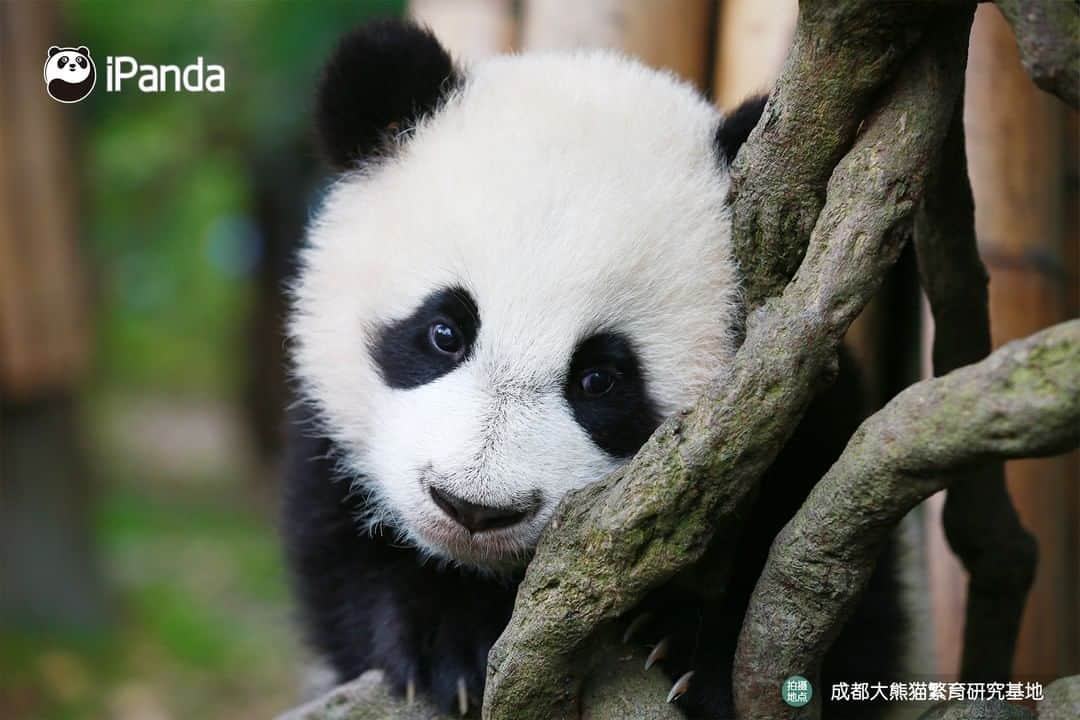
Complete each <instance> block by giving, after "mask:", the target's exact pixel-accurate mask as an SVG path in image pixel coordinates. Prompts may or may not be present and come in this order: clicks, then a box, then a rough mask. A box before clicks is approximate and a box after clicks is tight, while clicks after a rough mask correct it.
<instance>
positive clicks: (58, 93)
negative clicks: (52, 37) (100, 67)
mask: <svg viewBox="0 0 1080 720" xmlns="http://www.w3.org/2000/svg"><path fill="white" fill-rule="evenodd" d="M44 72H45V86H46V88H48V91H49V94H50V95H51V96H52V97H53V98H54V99H56V100H59V101H60V102H76V101H78V100H82V99H83V98H84V97H86V96H87V95H89V94H90V91H91V90H93V88H94V82H95V81H96V79H97V78H96V74H97V71H96V69H95V67H94V61H93V59H91V57H90V51H89V50H87V49H86V48H85V47H83V46H79V47H77V48H62V47H57V46H56V45H53V46H52V47H50V48H49V54H48V57H46V58H45V71H44Z"/></svg>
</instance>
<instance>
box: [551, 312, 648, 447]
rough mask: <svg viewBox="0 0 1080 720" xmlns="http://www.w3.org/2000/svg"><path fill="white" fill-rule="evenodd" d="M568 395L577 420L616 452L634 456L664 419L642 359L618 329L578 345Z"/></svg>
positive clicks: (603, 444) (571, 364)
mask: <svg viewBox="0 0 1080 720" xmlns="http://www.w3.org/2000/svg"><path fill="white" fill-rule="evenodd" d="M565 395H566V399H567V401H568V402H569V403H570V408H571V410H573V412H574V419H575V420H577V422H578V424H579V425H581V427H582V428H584V429H585V431H586V432H587V433H588V434H589V437H590V438H592V441H593V442H594V443H596V445H597V447H599V448H600V449H601V450H603V451H604V452H606V453H608V454H609V455H613V456H615V457H629V456H630V455H633V454H634V453H635V452H637V450H638V448H640V447H641V446H642V445H643V444H644V443H645V441H646V440H648V439H649V436H650V435H652V433H653V431H654V430H655V429H656V428H657V426H658V425H659V424H660V414H659V413H658V412H657V410H656V407H655V405H654V404H653V402H652V400H651V399H650V397H649V394H648V392H647V390H646V387H645V374H644V371H643V370H642V368H641V361H640V360H639V358H638V355H637V353H636V352H635V351H634V348H633V346H632V345H631V344H630V341H629V340H628V339H627V338H626V337H624V336H623V335H620V334H618V333H614V332H603V333H598V334H596V335H593V336H591V337H589V338H587V339H586V340H584V341H582V342H581V343H579V344H578V346H577V348H575V350H574V355H573V357H572V358H571V360H570V369H569V373H568V374H567V382H566V389H565Z"/></svg>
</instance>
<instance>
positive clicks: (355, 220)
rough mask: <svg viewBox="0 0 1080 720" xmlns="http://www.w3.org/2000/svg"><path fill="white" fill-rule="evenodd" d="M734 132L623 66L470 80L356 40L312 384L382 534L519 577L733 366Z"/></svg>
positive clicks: (306, 316) (408, 34)
mask: <svg viewBox="0 0 1080 720" xmlns="http://www.w3.org/2000/svg"><path fill="white" fill-rule="evenodd" d="M720 129H721V116H720V115H719V113H718V112H717V111H716V110H715V109H714V108H713V107H712V106H710V105H709V104H708V103H707V102H706V101H705V100H704V99H702V98H701V97H700V96H699V95H698V94H697V93H696V92H695V91H694V90H693V89H691V88H690V87H688V86H686V85H683V84H682V83H680V82H678V81H677V80H676V79H675V78H673V77H672V76H670V75H667V74H663V73H659V72H655V71H653V70H650V69H648V68H646V67H643V66H642V65H640V64H638V63H636V62H633V61H631V60H629V59H627V58H624V57H622V56H619V55H616V54H613V53H608V52H587V53H574V54H538V55H525V56H512V57H501V58H497V59H493V60H490V61H487V62H484V63H482V64H479V65H477V66H476V67H473V68H471V69H469V70H468V71H467V72H465V71H462V70H459V69H457V68H455V67H454V66H453V64H452V62H451V60H450V58H449V57H448V55H447V53H446V52H445V50H443V48H442V47H441V46H440V45H439V44H438V42H437V41H436V40H435V39H434V38H433V37H432V36H431V35H430V34H428V33H427V32H425V31H423V30H421V29H418V28H416V27H415V26H411V25H403V24H380V25H376V26H371V27H368V28H366V29H363V30H361V31H359V32H357V33H354V34H353V35H351V36H349V37H348V38H346V40H345V41H344V42H343V43H342V45H341V46H340V48H339V49H338V51H337V54H336V55H335V56H334V57H333V59H332V60H331V62H330V64H329V66H328V68H327V70H326V73H325V78H324V81H323V84H322V87H321V89H320V92H319V99H318V130H319V133H320V135H321V139H322V142H323V145H324V149H325V150H326V152H327V154H328V156H329V157H330V159H331V160H332V161H333V162H334V163H336V164H337V166H338V167H339V169H341V170H343V174H342V175H341V176H340V179H339V180H338V181H337V183H336V184H335V185H334V186H333V187H332V188H331V190H330V191H329V194H328V196H327V197H326V200H325V202H324V205H323V207H322V209H321V210H320V211H319V213H318V214H317V215H316V217H315V218H314V220H313V222H312V224H311V227H310V231H309V236H308V244H307V247H306V249H305V250H304V252H303V255H302V269H301V272H300V274H299V277H298V280H297V283H296V285H295V288H294V291H295V292H294V300H293V312H292V317H291V324H290V333H291V337H292V341H293V350H294V361H295V369H296V373H297V375H298V378H299V380H300V383H301V387H302V390H303V392H304V394H305V396H306V397H307V398H308V400H309V401H311V402H312V403H313V404H314V405H315V407H316V408H317V409H318V411H319V414H320V417H321V420H322V422H323V426H324V429H325V431H326V432H328V433H329V434H330V435H331V436H332V437H333V438H334V439H335V440H336V441H337V442H338V444H339V445H340V446H341V447H342V448H344V450H345V452H346V455H347V457H346V461H347V464H348V466H349V469H350V471H351V472H352V473H353V474H354V476H355V477H356V478H358V480H357V482H359V483H360V484H362V486H363V487H364V488H366V490H367V491H368V492H370V494H371V497H372V502H371V507H372V508H373V509H374V510H373V513H372V516H371V517H370V518H368V520H369V521H370V522H372V523H373V524H383V525H386V526H389V527H390V528H392V529H393V530H394V531H396V532H398V533H400V534H401V535H403V536H404V537H405V538H407V539H408V540H409V541H411V542H412V543H414V544H415V545H416V546H418V547H419V548H421V549H422V550H424V551H427V552H429V553H431V554H433V555H435V556H437V557H440V558H445V559H450V560H453V561H458V562H462V563H466V564H471V565H478V566H489V567H491V566H499V565H505V564H506V563H509V562H514V561H515V560H516V559H520V558H522V557H524V556H525V555H526V554H527V553H528V551H529V550H530V549H531V548H532V547H533V546H534V544H535V543H536V540H537V538H538V536H539V535H540V532H541V530H542V529H543V528H544V526H545V524H546V523H547V521H548V519H549V518H550V516H551V514H552V511H553V510H554V508H555V506H556V504H557V503H558V502H559V500H560V499H561V498H562V497H563V495H564V494H566V493H567V492H568V491H569V490H572V489H574V488H579V487H581V486H583V485H586V484H588V483H590V482H593V481H596V480H598V479H600V478H601V477H603V476H604V475H605V474H607V473H609V472H610V471H612V470H613V469H615V468H616V467H618V466H619V465H620V464H621V463H623V462H625V461H626V460H627V459H628V458H629V457H630V456H632V455H633V453H634V452H635V451H636V450H637V449H638V448H639V447H640V446H641V445H642V443H644V442H645V440H646V439H647V438H648V437H649V435H650V434H651V433H652V431H653V430H654V429H655V428H656V426H657V425H658V424H659V423H660V422H661V421H662V420H663V419H664V418H665V417H666V416H668V415H670V414H671V413H673V412H675V411H677V410H679V409H681V408H685V407H687V406H688V405H689V404H691V403H692V402H693V401H694V399H695V398H696V396H697V395H699V394H700V392H701V391H702V389H703V386H704V385H705V384H706V383H707V382H708V381H709V379H710V378H711V377H713V376H714V375H715V374H716V372H717V368H718V367H719V366H720V365H722V364H723V363H725V362H727V361H728V360H729V359H730V356H731V355H732V353H733V350H734V343H735V339H734V337H733V336H734V331H733V327H734V325H735V324H736V314H737V311H736V305H737V288H736V279H735V268H734V264H733V261H732V258H731V254H730V248H729V240H728V227H727V221H726V210H725V195H726V192H727V186H728V181H727V171H726V159H725V158H724V157H723V156H724V152H723V148H718V147H717V142H716V141H717V137H718V130H720Z"/></svg>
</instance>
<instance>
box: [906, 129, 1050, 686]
mask: <svg viewBox="0 0 1080 720" xmlns="http://www.w3.org/2000/svg"><path fill="white" fill-rule="evenodd" d="M915 247H916V251H917V253H918V259H919V275H920V278H921V281H922V286H923V289H924V290H925V291H926V295H927V297H928V298H929V300H930V308H931V311H932V312H933V315H934V350H933V354H934V373H935V374H937V375H944V374H945V373H948V372H950V371H952V370H954V369H956V368H958V367H961V366H963V365H967V364H969V363H972V362H975V361H977V360H980V359H981V358H983V357H985V356H986V355H988V354H989V353H990V347H991V345H990V312H989V309H988V302H989V301H988V298H987V290H986V285H987V282H988V279H989V278H988V276H987V274H986V269H985V268H984V267H983V264H982V261H981V260H980V259H979V251H978V248H977V246H976V242H975V206H974V202H973V200H972V196H971V186H970V184H969V182H968V174H967V162H966V159H965V157H964V127H963V118H962V113H960V112H957V113H956V114H955V116H954V117H953V123H952V127H951V128H950V131H949V137H948V139H947V140H946V143H945V147H944V151H943V153H942V157H941V162H940V164H939V165H938V167H937V169H936V170H935V172H934V173H933V174H932V175H931V178H930V182H929V186H928V190H927V193H926V196H925V197H924V198H923V203H922V207H921V208H920V212H919V213H918V214H917V215H916V218H915ZM943 520H944V525H945V535H946V537H947V538H948V540H949V544H950V545H951V546H952V548H953V551H954V552H955V553H956V554H957V555H958V556H959V557H960V559H961V560H962V561H963V563H964V566H965V567H966V568H967V570H968V572H969V574H970V580H969V582H968V597H967V616H966V621H965V623H964V655H963V661H962V665H961V671H960V677H961V679H963V680H965V681H967V682H973V681H984V682H985V681H990V680H1001V681H1004V680H1007V679H1008V678H1009V677H1010V676H1011V668H1012V658H1013V653H1014V651H1015V649H1016V638H1017V635H1018V634H1019V632H1020V618H1021V615H1022V614H1023V611H1024V604H1025V601H1026V600H1027V593H1028V590H1029V589H1030V587H1031V583H1032V581H1033V580H1034V579H1035V565H1036V555H1037V551H1036V543H1035V538H1034V537H1033V536H1032V535H1031V534H1030V533H1028V532H1027V530H1025V529H1024V527H1023V525H1021V523H1020V518H1019V517H1018V516H1017V514H1016V510H1015V509H1014V508H1013V505H1012V501H1011V499H1010V497H1009V492H1008V490H1007V489H1006V487H1005V471H1004V467H1003V466H1002V464H1001V463H1000V462H993V463H988V464H986V465H982V466H972V467H967V468H963V469H961V470H959V471H958V472H957V473H955V476H954V477H953V478H952V480H951V481H950V483H949V491H948V495H947V496H946V501H945V513H944V518H943Z"/></svg>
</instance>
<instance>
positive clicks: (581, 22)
mask: <svg viewBox="0 0 1080 720" xmlns="http://www.w3.org/2000/svg"><path fill="white" fill-rule="evenodd" d="M523 10H524V14H523V17H522V47H523V48H525V49H528V50H551V49H570V48H612V49H617V50H623V51H625V52H628V53H630V54H632V55H636V56H637V57H638V58H640V59H641V60H642V61H643V62H645V63H646V64H648V65H652V66H653V67H657V68H663V69H666V70H671V71H672V72H674V73H675V74H676V75H678V76H679V77H681V78H683V79H685V80H688V81H690V82H692V83H694V84H695V85H697V86H698V87H699V88H701V89H702V90H705V89H706V88H707V87H708V74H709V68H710V65H711V62H712V61H711V59H710V52H711V51H710V47H711V45H710V39H711V38H710V36H711V35H712V22H713V21H712V12H713V3H711V2H707V0H671V1H670V2H659V0H587V1H585V0H583V1H582V2H567V1H566V0H525V3H524V8H523Z"/></svg>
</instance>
